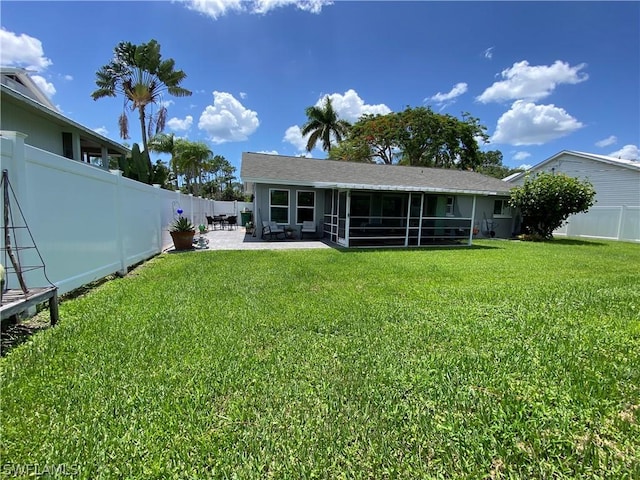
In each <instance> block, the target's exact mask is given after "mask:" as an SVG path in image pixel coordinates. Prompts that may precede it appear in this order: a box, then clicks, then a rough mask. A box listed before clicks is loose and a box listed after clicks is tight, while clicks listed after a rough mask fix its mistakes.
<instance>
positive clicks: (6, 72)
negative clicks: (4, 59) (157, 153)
mask: <svg viewBox="0 0 640 480" xmlns="http://www.w3.org/2000/svg"><path fill="white" fill-rule="evenodd" d="M0 100H1V101H2V115H1V116H0V131H15V132H21V133H24V134H26V135H27V136H26V138H25V140H24V142H25V144H27V145H31V146H33V147H36V148H39V149H41V150H45V151H47V152H50V153H54V154H56V155H60V156H63V157H66V158H70V159H72V160H77V161H79V162H85V163H88V164H91V165H95V166H98V167H101V168H104V169H108V168H109V158H110V157H114V158H119V157H120V156H121V155H127V153H128V152H129V149H128V148H126V147H125V146H124V145H121V144H119V143H118V142H114V141H113V140H110V139H109V138H107V137H104V136H102V135H100V134H98V133H96V132H94V131H93V130H91V129H89V128H87V127H85V126H83V125H80V124H79V123H77V122H75V121H73V120H71V119H70V118H67V117H65V116H64V115H62V114H61V113H60V112H59V111H58V109H57V108H56V107H55V105H53V103H51V101H50V100H49V99H48V98H47V96H46V95H45V94H44V93H43V92H42V90H41V89H40V88H38V86H37V85H36V84H35V83H34V81H33V80H32V79H31V77H30V76H29V74H28V73H27V71H26V70H24V69H21V68H13V67H1V68H0Z"/></svg>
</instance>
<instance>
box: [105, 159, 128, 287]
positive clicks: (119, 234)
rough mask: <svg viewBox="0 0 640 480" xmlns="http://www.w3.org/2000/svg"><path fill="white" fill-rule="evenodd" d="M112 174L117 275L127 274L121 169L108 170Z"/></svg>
mask: <svg viewBox="0 0 640 480" xmlns="http://www.w3.org/2000/svg"><path fill="white" fill-rule="evenodd" d="M109 172H111V174H112V175H114V176H115V177H116V181H115V182H114V183H115V205H114V210H115V212H116V225H115V229H114V230H115V232H116V245H118V257H119V261H120V270H118V272H117V273H118V275H122V276H124V275H126V274H127V255H126V253H125V251H124V233H123V224H122V223H123V219H122V196H123V195H124V193H125V192H124V191H123V188H122V171H121V170H109Z"/></svg>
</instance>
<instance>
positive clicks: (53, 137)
mask: <svg viewBox="0 0 640 480" xmlns="http://www.w3.org/2000/svg"><path fill="white" fill-rule="evenodd" d="M7 100H11V99H10V97H8V96H3V98H2V116H0V130H9V131H16V132H23V133H25V134H27V137H26V138H25V141H24V142H25V143H26V144H27V145H31V146H34V147H37V148H39V149H41V150H46V151H47V152H51V153H55V154H56V155H61V156H62V155H63V151H62V132H63V131H68V132H70V131H71V129H69V128H67V129H66V130H65V129H63V127H62V126H61V125H57V124H55V123H52V122H51V121H50V120H48V119H46V118H44V117H42V116H41V115H36V114H35V113H32V112H28V111H26V110H24V109H23V108H21V107H20V106H19V105H18V104H17V103H14V102H12V101H7ZM75 137H77V132H76V134H75ZM78 157H79V155H78ZM78 159H79V158H78Z"/></svg>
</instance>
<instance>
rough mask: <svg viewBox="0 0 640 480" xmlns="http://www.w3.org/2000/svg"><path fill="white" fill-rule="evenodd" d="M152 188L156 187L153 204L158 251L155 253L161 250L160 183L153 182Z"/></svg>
mask: <svg viewBox="0 0 640 480" xmlns="http://www.w3.org/2000/svg"><path fill="white" fill-rule="evenodd" d="M153 188H155V189H156V191H155V197H156V198H155V202H154V203H155V205H156V226H157V227H158V234H157V238H158V252H157V253H161V252H162V203H161V202H160V195H161V192H160V184H159V183H154V184H153Z"/></svg>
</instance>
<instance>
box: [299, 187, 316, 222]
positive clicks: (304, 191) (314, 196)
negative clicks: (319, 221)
mask: <svg viewBox="0 0 640 480" xmlns="http://www.w3.org/2000/svg"><path fill="white" fill-rule="evenodd" d="M301 193H311V194H312V195H313V206H311V207H307V206H300V202H299V197H298V195H299V194H301ZM316 198H317V196H316V192H315V191H314V190H296V225H302V222H298V210H300V209H303V210H311V211H312V212H313V223H315V222H316Z"/></svg>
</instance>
